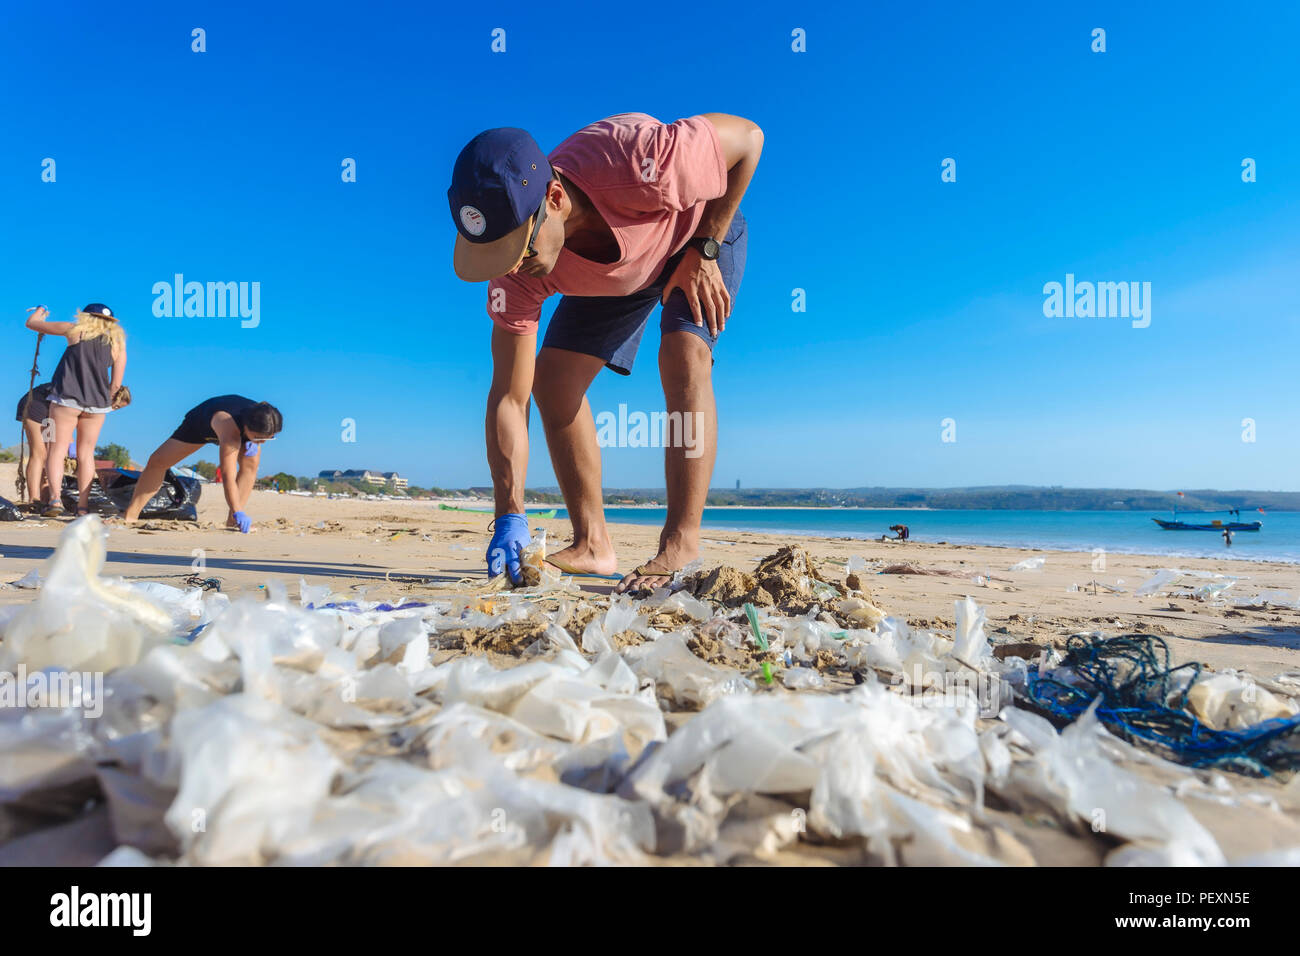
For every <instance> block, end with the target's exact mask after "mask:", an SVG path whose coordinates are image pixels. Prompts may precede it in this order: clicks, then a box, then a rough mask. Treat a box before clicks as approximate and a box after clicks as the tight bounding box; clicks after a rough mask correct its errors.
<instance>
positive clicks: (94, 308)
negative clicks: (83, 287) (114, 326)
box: [81, 302, 117, 321]
mask: <svg viewBox="0 0 1300 956" xmlns="http://www.w3.org/2000/svg"><path fill="white" fill-rule="evenodd" d="M81 311H82V312H84V313H85V314H86V315H97V316H99V317H100V318H101V319H113V320H114V321H116V320H117V316H115V315H113V310H112V309H110V308H109V307H108V306H106V305H104V303H102V302H92V303H90V305H88V306H86V307H85V308H84V309H82V310H81Z"/></svg>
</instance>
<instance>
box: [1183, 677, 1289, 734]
mask: <svg viewBox="0 0 1300 956" xmlns="http://www.w3.org/2000/svg"><path fill="white" fill-rule="evenodd" d="M1187 706H1188V709H1189V710H1191V711H1192V713H1194V714H1195V715H1196V716H1197V717H1198V718H1199V719H1200V720H1201V721H1203V722H1204V723H1205V724H1206V725H1207V726H1209V727H1212V728H1214V729H1215V730H1246V729H1247V728H1249V727H1252V726H1254V725H1255V724H1259V723H1263V722H1264V721H1266V720H1273V719H1275V718H1288V717H1294V716H1295V715H1296V713H1297V712H1298V711H1300V707H1297V705H1296V702H1295V701H1294V700H1291V699H1287V698H1284V697H1277V696H1274V695H1273V694H1271V693H1269V692H1268V691H1267V690H1266V689H1264V688H1263V687H1260V686H1259V685H1258V684H1257V683H1256V682H1255V681H1254V680H1252V679H1250V678H1249V677H1245V676H1242V675H1240V674H1237V673H1236V672H1235V671H1223V672H1222V673H1218V674H1212V675H1210V676H1208V677H1204V678H1202V679H1200V680H1198V681H1197V682H1196V683H1195V684H1193V685H1192V687H1191V688H1190V689H1189V690H1188V691H1187ZM1296 743H1297V745H1300V734H1297V740H1296Z"/></svg>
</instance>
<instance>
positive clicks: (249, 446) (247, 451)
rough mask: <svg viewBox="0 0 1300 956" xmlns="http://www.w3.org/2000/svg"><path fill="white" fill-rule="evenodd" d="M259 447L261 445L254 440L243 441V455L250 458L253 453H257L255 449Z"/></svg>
mask: <svg viewBox="0 0 1300 956" xmlns="http://www.w3.org/2000/svg"><path fill="white" fill-rule="evenodd" d="M261 447H262V446H261V445H259V444H258V443H257V442H255V441H246V442H244V457H245V458H252V457H253V456H254V455H256V454H257V450H258V449H259V448H261Z"/></svg>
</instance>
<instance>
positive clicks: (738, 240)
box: [542, 209, 748, 375]
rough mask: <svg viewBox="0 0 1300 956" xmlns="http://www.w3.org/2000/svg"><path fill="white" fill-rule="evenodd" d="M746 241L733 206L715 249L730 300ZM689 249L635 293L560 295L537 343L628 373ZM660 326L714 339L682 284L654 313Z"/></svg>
mask: <svg viewBox="0 0 1300 956" xmlns="http://www.w3.org/2000/svg"><path fill="white" fill-rule="evenodd" d="M747 240H748V233H747V232H746V229H745V217H744V216H742V215H741V214H740V210H739V209H737V210H736V215H735V217H734V218H732V220H731V226H730V228H728V229H727V235H726V237H725V238H724V239H723V240H722V249H721V251H720V252H719V253H718V268H719V269H720V270H721V271H722V281H723V284H724V285H726V287H727V291H728V292H729V293H731V297H732V300H733V302H734V300H735V298H736V293H737V292H739V291H740V280H741V279H742V278H743V277H744V275H745V248H746V244H747ZM689 248H690V247H689V246H685V247H683V248H682V250H681V251H680V252H678V253H677V254H676V255H674V256H672V257H670V258H669V260H668V261H667V262H666V263H664V268H663V272H661V273H660V274H659V277H658V278H656V279H655V281H654V282H652V283H651V284H650V285H649V287H647V288H645V289H642V290H641V291H640V292H633V293H632V294H631V295H611V296H603V295H590V296H576V295H566V296H562V297H561V298H560V304H559V305H557V306H556V307H555V312H554V313H552V315H551V321H550V323H549V324H548V325H547V327H546V337H545V338H544V339H543V340H542V347H543V348H546V347H548V346H549V347H550V348H556V349H566V350H568V351H570V352H581V353H582V354H583V355H595V356H597V357H598V358H602V359H604V360H605V365H606V367H608V368H610V369H612V370H613V371H615V372H617V373H618V374H619V375H628V374H630V373H631V372H632V362H633V361H634V360H635V359H636V350H637V347H638V346H639V345H640V344H641V335H642V334H643V333H644V332H645V326H646V319H648V318H649V317H650V313H651V312H652V311H654V307H655V306H656V305H657V304H658V303H659V297H660V296H661V295H663V292H664V286H665V285H667V284H668V280H669V279H671V278H672V275H673V271H674V270H675V269H676V268H677V266H678V264H679V263H680V262H681V261H682V256H683V255H685V254H686V250H687V249H689ZM733 307H734V306H733ZM659 331H660V334H661V335H662V334H664V333H667V332H691V333H693V334H695V335H698V336H699V337H700V338H701V339H703V340H704V343H705V344H706V345H708V347H709V350H710V351H712V350H713V346H714V343H715V342H717V338H716V337H715V336H713V335H710V334H709V327H708V325H707V324H705V325H702V326H701V325H696V324H695V317H694V316H692V315H691V307H690V306H689V305H688V304H687V302H686V295H685V293H683V292H682V290H681V289H674V290H673V292H672V295H670V296H669V297H668V301H667V303H665V304H664V307H663V312H662V313H661V314H660V318H659Z"/></svg>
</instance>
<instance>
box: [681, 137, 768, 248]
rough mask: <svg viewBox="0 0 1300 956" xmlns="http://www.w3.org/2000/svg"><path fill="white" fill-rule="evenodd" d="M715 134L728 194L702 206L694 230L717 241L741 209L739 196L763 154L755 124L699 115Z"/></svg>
mask: <svg viewBox="0 0 1300 956" xmlns="http://www.w3.org/2000/svg"><path fill="white" fill-rule="evenodd" d="M700 115H702V116H703V117H704V118H705V119H706V120H708V121H709V122H710V123H712V124H713V127H714V129H716V130H717V131H718V139H719V140H721V141H722V155H723V159H724V160H725V162H726V164H727V191H726V192H725V193H723V194H722V195H721V196H719V197H718V198H717V199H711V200H709V201H708V202H707V203H705V205H704V216H703V218H701V219H700V226H699V228H698V229H696V230H695V235H696V236H712V237H713V238H714V239H717V240H718V241H719V242H721V241H722V237H723V236H725V235H726V234H727V229H729V228H730V227H731V220H732V219H733V218H734V217H735V215H736V210H737V209H739V208H740V200H741V197H742V196H744V195H745V190H746V189H748V188H749V181H750V180H751V179H753V177H754V170H756V169H758V160H759V157H760V156H761V155H762V154H763V131H762V130H761V129H759V128H758V124H757V123H753V122H751V121H750V120H747V119H745V118H744V117H743V116H732V115H731V114H729V113H702V114H700Z"/></svg>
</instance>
